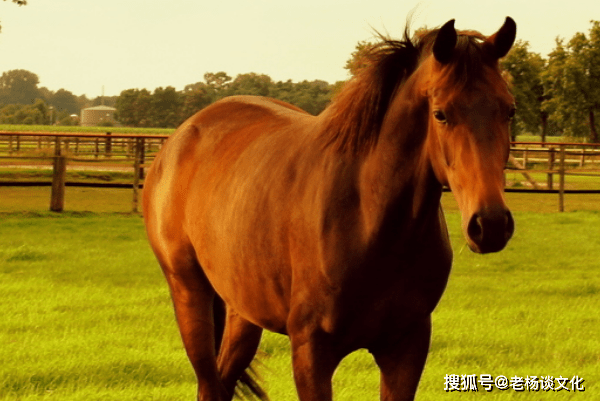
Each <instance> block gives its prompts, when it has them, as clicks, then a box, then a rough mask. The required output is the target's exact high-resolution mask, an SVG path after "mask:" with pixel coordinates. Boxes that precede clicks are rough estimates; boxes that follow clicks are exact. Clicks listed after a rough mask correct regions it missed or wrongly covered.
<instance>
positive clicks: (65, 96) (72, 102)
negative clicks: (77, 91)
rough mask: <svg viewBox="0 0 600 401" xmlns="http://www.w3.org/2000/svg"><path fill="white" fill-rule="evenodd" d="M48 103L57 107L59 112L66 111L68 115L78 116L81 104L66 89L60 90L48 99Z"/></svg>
mask: <svg viewBox="0 0 600 401" xmlns="http://www.w3.org/2000/svg"><path fill="white" fill-rule="evenodd" d="M48 103H50V104H51V105H52V106H54V107H56V109H57V110H58V111H65V112H67V113H68V114H78V113H79V104H78V101H77V96H75V95H74V94H73V93H71V92H69V91H68V90H65V89H59V90H58V91H56V93H54V94H52V96H51V97H50V98H49V99H48Z"/></svg>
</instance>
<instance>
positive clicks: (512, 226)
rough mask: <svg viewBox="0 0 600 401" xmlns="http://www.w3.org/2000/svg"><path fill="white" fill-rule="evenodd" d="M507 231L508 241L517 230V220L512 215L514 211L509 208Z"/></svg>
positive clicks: (507, 212)
mask: <svg viewBox="0 0 600 401" xmlns="http://www.w3.org/2000/svg"><path fill="white" fill-rule="evenodd" d="M505 227H506V228H505V230H506V231H505V233H506V241H508V240H509V239H510V238H511V237H512V235H513V233H514V232H515V220H514V219H513V217H512V213H511V212H510V211H509V210H507V211H506V224H505Z"/></svg>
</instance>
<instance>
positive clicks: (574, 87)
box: [546, 21, 600, 143]
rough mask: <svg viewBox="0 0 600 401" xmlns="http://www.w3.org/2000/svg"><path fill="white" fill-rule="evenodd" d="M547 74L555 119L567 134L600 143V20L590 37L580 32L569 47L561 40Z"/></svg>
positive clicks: (550, 109)
mask: <svg viewBox="0 0 600 401" xmlns="http://www.w3.org/2000/svg"><path fill="white" fill-rule="evenodd" d="M546 75H547V77H548V78H547V79H548V81H549V82H550V91H551V96H552V98H551V100H550V101H549V102H548V104H547V109H548V111H549V112H550V113H551V114H550V119H551V121H552V122H553V123H554V124H556V125H557V126H558V127H560V129H561V130H562V131H563V132H564V133H565V134H566V135H569V136H576V137H588V138H589V140H590V142H594V143H598V142H599V137H598V129H597V127H596V113H597V112H598V111H599V110H600V22H598V21H592V27H591V29H590V33H589V37H587V36H586V35H585V34H583V33H581V32H580V33H577V34H575V35H574V36H573V38H571V40H570V41H569V42H568V43H567V45H566V46H565V45H563V41H562V40H560V39H557V47H556V49H555V50H554V51H553V52H552V53H551V54H550V58H549V63H548V69H547V72H546Z"/></svg>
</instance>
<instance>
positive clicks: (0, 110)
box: [0, 70, 116, 125]
mask: <svg viewBox="0 0 600 401" xmlns="http://www.w3.org/2000/svg"><path fill="white" fill-rule="evenodd" d="M39 83H40V80H39V77H38V76H37V75H36V74H34V73H33V72H30V71H27V70H11V71H7V72H4V73H3V74H2V76H0V124H39V125H46V124H55V123H57V124H60V125H73V124H76V122H77V120H76V119H73V118H71V115H73V114H76V115H79V112H80V110H81V109H82V108H85V107H91V106H97V105H99V104H101V103H102V102H105V103H106V104H107V105H114V103H115V101H116V96H115V97H112V98H111V97H107V98H101V97H97V98H95V99H88V98H87V97H86V96H85V95H84V96H75V95H74V94H73V93H72V92H70V91H68V90H66V89H59V90H57V91H51V90H49V89H48V88H45V87H39V86H38V85H39Z"/></svg>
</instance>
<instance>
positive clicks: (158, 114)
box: [149, 86, 182, 128]
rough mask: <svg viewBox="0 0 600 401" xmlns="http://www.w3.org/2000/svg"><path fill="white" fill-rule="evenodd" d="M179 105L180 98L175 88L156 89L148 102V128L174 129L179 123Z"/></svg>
mask: <svg viewBox="0 0 600 401" xmlns="http://www.w3.org/2000/svg"><path fill="white" fill-rule="evenodd" d="M181 105H182V101H181V97H180V95H179V93H178V92H177V91H176V90H175V88H173V87H172V86H168V87H166V88H162V87H160V88H156V89H155V90H154V93H153V94H152V98H151V100H150V113H149V123H150V125H149V126H152V127H162V128H174V127H176V126H177V125H179V123H180V108H181Z"/></svg>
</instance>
